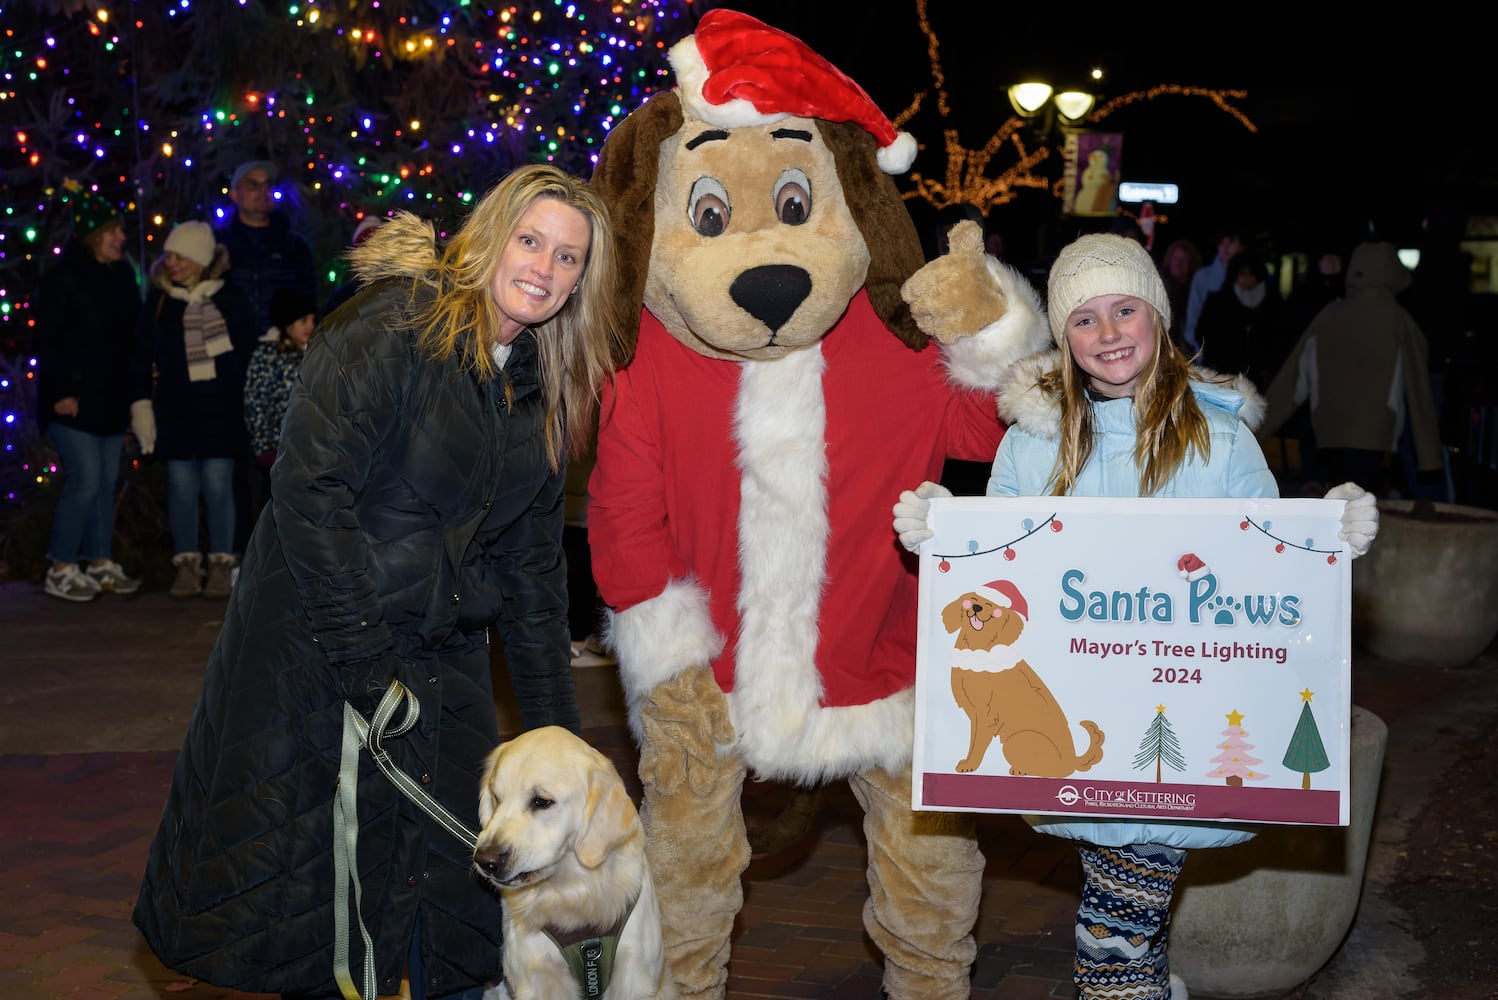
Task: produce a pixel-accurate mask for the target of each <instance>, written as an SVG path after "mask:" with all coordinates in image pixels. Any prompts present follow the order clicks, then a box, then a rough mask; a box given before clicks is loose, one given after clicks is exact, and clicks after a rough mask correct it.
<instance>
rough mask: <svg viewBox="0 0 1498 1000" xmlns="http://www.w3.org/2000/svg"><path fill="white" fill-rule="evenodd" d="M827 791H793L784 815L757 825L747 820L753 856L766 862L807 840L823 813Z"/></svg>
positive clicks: (803, 789)
mask: <svg viewBox="0 0 1498 1000" xmlns="http://www.w3.org/2000/svg"><path fill="white" fill-rule="evenodd" d="M825 787H826V786H824V785H818V786H817V787H816V788H792V789H791V791H790V797H789V798H788V799H786V801H785V804H784V806H783V807H782V808H781V810H780V813H779V814H778V815H776V816H773V817H771V818H770V819H766V820H761V821H759V822H753V821H751V820H750V818H749V817H747V816H746V817H745V826H746V831H747V833H748V836H749V854H750V856H751V857H755V858H763V857H768V856H769V855H772V854H779V853H780V852H781V851H784V850H786V849H788V848H790V847H792V846H793V845H795V844H798V843H800V842H801V841H802V840H804V839H805V838H806V835H807V834H808V833H810V832H811V831H812V828H813V827H814V826H815V825H816V821H817V815H818V814H819V813H820V812H821V811H822V797H823V793H824V789H825Z"/></svg>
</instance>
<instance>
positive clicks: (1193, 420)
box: [894, 234, 1378, 1000]
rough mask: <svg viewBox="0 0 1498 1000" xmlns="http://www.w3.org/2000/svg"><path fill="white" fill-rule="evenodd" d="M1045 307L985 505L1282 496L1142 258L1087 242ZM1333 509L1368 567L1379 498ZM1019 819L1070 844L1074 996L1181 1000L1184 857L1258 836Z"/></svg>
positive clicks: (1100, 240)
mask: <svg viewBox="0 0 1498 1000" xmlns="http://www.w3.org/2000/svg"><path fill="white" fill-rule="evenodd" d="M928 266H929V265H928ZM912 280H914V279H912ZM1047 298H1048V316H1049V320H1050V326H1051V334H1052V336H1053V337H1054V339H1055V341H1056V348H1057V349H1056V350H1054V351H1046V352H1044V353H1041V354H1037V355H1034V356H1032V357H1030V358H1026V359H1024V360H1022V361H1019V362H1017V363H1016V364H1015V365H1014V366H1013V368H1012V369H1011V370H1010V372H1009V373H1008V380H1007V382H1006V384H1005V385H1004V386H1003V387H1002V388H1001V389H1000V390H999V399H998V405H999V415H1000V416H1001V417H1003V418H1004V420H1005V421H1006V422H1007V423H1009V424H1010V427H1009V430H1008V431H1007V432H1006V433H1005V435H1004V439H1003V441H1002V442H1001V443H1000V445H999V451H998V454H997V455H996V456H995V458H994V463H993V471H992V474H991V476H990V479H989V483H988V495H989V496H1050V495H1061V496H1116V497H1276V496H1278V495H1279V488H1278V486H1277V485H1276V483H1275V479H1274V476H1273V475H1272V474H1271V473H1270V471H1269V469H1268V467H1267V465H1266V464H1265V462H1264V455H1263V452H1261V451H1260V449H1259V445H1258V442H1257V441H1256V440H1255V438H1254V433H1253V430H1252V429H1251V428H1252V426H1253V425H1254V424H1256V423H1257V422H1258V420H1259V418H1260V417H1262V416H1263V412H1264V406H1263V402H1262V400H1261V399H1260V398H1259V396H1258V394H1257V393H1256V391H1255V390H1254V387H1253V384H1252V383H1251V382H1249V381H1248V379H1247V378H1245V377H1243V376H1221V375H1218V374H1217V373H1215V372H1212V371H1208V370H1206V369H1202V368H1195V367H1192V365H1191V364H1190V363H1189V362H1188V361H1187V359H1186V357H1185V356H1184V355H1183V354H1181V352H1180V351H1179V350H1177V348H1176V346H1175V344H1174V343H1173V342H1172V340H1171V338H1170V335H1169V329H1170V316H1171V308H1170V299H1169V296H1168V295H1167V294H1166V291H1165V285H1164V282H1163V281H1162V280H1161V277H1160V273H1159V270H1158V269H1157V268H1156V266H1155V262H1154V260H1153V259H1152V258H1151V257H1150V255H1149V252H1148V251H1146V250H1145V249H1144V247H1143V246H1141V245H1140V244H1139V243H1138V242H1137V241H1135V240H1132V239H1128V238H1126V237H1122V236H1115V235H1111V234H1094V235H1088V236H1083V237H1081V238H1080V239H1078V240H1076V241H1075V242H1073V243H1071V244H1069V245H1068V246H1066V247H1065V248H1064V249H1063V250H1062V251H1061V254H1060V256H1058V257H1057V258H1056V262H1055V264H1053V265H1052V267H1051V273H1050V281H1049V284H1048V287H1047ZM943 495H949V494H947V493H946V491H945V490H944V489H943V488H942V487H940V486H938V485H936V484H934V483H923V484H922V485H921V486H920V487H919V488H917V489H916V490H914V491H909V490H907V491H906V492H905V493H902V494H901V497H900V502H899V503H897V504H896V505H895V509H894V513H895V521H894V527H895V531H896V532H897V533H898V534H899V536H900V541H901V543H902V544H904V545H905V547H906V548H908V549H910V550H911V551H914V550H915V549H916V548H917V547H918V546H919V545H920V543H921V542H922V541H924V540H925V539H926V538H929V537H931V534H932V533H931V530H930V529H929V528H928V527H927V526H926V515H927V513H928V512H929V509H930V497H932V496H943ZM1328 498H1330V499H1343V500H1347V501H1348V503H1347V506H1346V508H1345V509H1344V512H1343V516H1342V530H1341V532H1340V534H1339V537H1340V538H1341V539H1342V540H1343V541H1345V542H1346V543H1347V546H1348V548H1349V550H1350V551H1351V553H1352V555H1353V557H1354V558H1356V557H1357V556H1359V555H1362V554H1363V553H1364V552H1366V551H1367V550H1368V545H1369V543H1370V542H1371V540H1372V538H1373V536H1374V535H1375V534H1376V533H1377V530H1378V509H1377V507H1376V506H1375V504H1374V500H1373V497H1372V496H1370V495H1369V494H1367V493H1366V492H1364V491H1363V490H1361V489H1359V488H1358V487H1357V486H1356V485H1354V484H1352V483H1348V484H1345V485H1343V486H1339V487H1337V488H1336V489H1334V490H1332V492H1331V493H1329V494H1328ZM1026 819H1028V820H1029V821H1030V824H1031V825H1032V826H1033V827H1035V829H1037V830H1040V831H1042V832H1045V833H1049V834H1052V835H1054V836H1058V837H1066V838H1069V839H1072V840H1075V841H1077V842H1078V851H1079V853H1080V855H1081V862H1082V875H1083V884H1082V902H1081V904H1080V906H1079V907H1078V909H1077V919H1076V942H1077V950H1076V956H1075V961H1074V966H1073V970H1074V971H1073V976H1074V978H1075V980H1076V984H1077V995H1078V997H1079V998H1081V1000H1101V998H1105V997H1118V996H1128V997H1131V998H1134V1000H1186V997H1187V993H1186V987H1185V985H1184V984H1183V983H1182V982H1181V981H1180V979H1179V978H1178V977H1176V976H1172V975H1171V974H1170V968H1169V962H1168V957H1167V955H1166V936H1167V928H1168V924H1169V921H1170V902H1171V896H1172V893H1173V891H1174V888H1175V882H1176V878H1177V877H1178V876H1179V875H1180V872H1181V866H1182V865H1183V864H1184V862H1185V860H1186V852H1187V850H1189V849H1191V848H1201V847H1225V846H1228V845H1230V844H1238V843H1242V842H1243V841H1245V840H1248V839H1250V838H1251V837H1253V836H1254V832H1253V829H1252V828H1251V827H1242V826H1233V825H1229V824H1223V823H1206V822H1189V821H1188V822H1167V821H1161V820H1154V819H1145V820H1114V819H1082V820H1077V819H1074V818H1070V817H1061V816H1027V817H1026Z"/></svg>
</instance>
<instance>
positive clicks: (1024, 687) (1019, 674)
mask: <svg viewBox="0 0 1498 1000" xmlns="http://www.w3.org/2000/svg"><path fill="white" fill-rule="evenodd" d="M1029 617H1030V609H1029V605H1028V604H1027V603H1026V602H1025V598H1024V596H1023V595H1022V594H1021V593H1020V592H1019V588H1018V587H1016V586H1015V585H1014V584H1013V583H1010V582H1009V581H1008V580H995V581H994V582H992V583H989V584H985V585H984V586H981V587H978V588H976V589H974V590H970V591H968V592H967V593H966V594H963V595H962V596H961V597H959V598H957V599H956V600H955V601H953V602H952V603H950V604H948V605H947V606H946V607H945V608H944V609H942V613H941V620H942V625H943V626H944V627H945V628H946V630H947V631H948V632H949V633H951V632H956V633H957V641H956V643H955V649H954V651H953V654H952V696H953V697H954V698H956V699H957V705H958V707H959V708H961V709H962V710H963V712H965V713H967V717H968V722H969V724H970V733H971V735H970V737H969V741H968V749H967V756H966V757H964V758H963V759H962V760H960V761H958V762H957V770H958V772H959V773H963V774H965V773H967V772H969V771H975V770H977V769H978V765H979V764H981V763H983V755H984V754H986V753H987V752H988V746H989V744H990V743H992V742H993V741H994V737H998V739H999V743H1000V745H1001V746H1002V747H1003V750H1004V758H1005V759H1006V760H1008V761H1009V773H1010V774H1013V775H1026V776H1031V777H1040V778H1064V777H1066V776H1067V775H1069V774H1071V773H1072V772H1074V771H1085V770H1087V769H1088V768H1090V767H1091V766H1092V765H1094V764H1096V763H1097V762H1098V761H1100V760H1102V759H1103V731H1102V730H1101V729H1099V728H1098V726H1097V723H1095V722H1092V721H1091V720H1083V721H1082V723H1081V726H1082V728H1083V729H1085V730H1087V732H1088V734H1089V737H1090V740H1089V742H1088V745H1087V749H1086V750H1084V751H1082V753H1080V754H1079V753H1077V752H1076V747H1075V744H1074V743H1073V741H1072V733H1071V726H1069V725H1068V724H1067V721H1066V713H1065V712H1063V711H1061V706H1060V705H1058V704H1057V703H1056V699H1055V697H1054V696H1053V695H1052V694H1051V689H1050V688H1048V687H1046V685H1045V681H1043V680H1041V679H1040V675H1039V674H1037V673H1036V672H1035V671H1034V669H1033V668H1032V667H1031V666H1030V664H1029V663H1027V662H1026V661H1025V660H1024V658H1023V657H1021V656H1020V653H1019V650H1018V647H1017V646H1016V645H1015V643H1016V642H1017V640H1018V639H1019V637H1020V633H1021V632H1023V631H1024V630H1025V621H1026V620H1027V619H1028V618H1029Z"/></svg>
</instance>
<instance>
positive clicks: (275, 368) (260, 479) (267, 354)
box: [244, 288, 317, 524]
mask: <svg viewBox="0 0 1498 1000" xmlns="http://www.w3.org/2000/svg"><path fill="white" fill-rule="evenodd" d="M270 322H271V327H270V330H269V334H270V339H268V340H267V339H262V340H261V342H260V343H259V344H258V345H257V346H256V347H255V353H254V354H252V355H251V356H250V366H249V369H248V371H246V372H245V377H244V422H245V426H246V427H248V428H249V431H250V447H251V449H252V450H253V451H254V454H255V465H254V467H253V468H252V469H250V523H251V524H254V522H255V521H256V520H257V519H258V518H259V517H260V510H261V508H262V507H264V506H265V504H266V501H268V500H269V499H270V467H271V466H272V465H273V464H274V463H275V461H276V448H277V445H278V444H279V443H280V439H281V420H282V418H284V417H285V416H286V403H287V401H289V400H290V399H291V387H292V385H293V384H295V382H296V373H297V369H298V368H300V367H301V364H302V352H304V351H306V350H307V341H309V340H311V339H312V334H313V332H314V331H315V330H316V328H317V303H315V302H313V301H312V297H311V296H310V295H308V294H306V293H305V292H299V291H297V290H296V289H294V288H278V289H276V293H275V295H273V296H272V297H271V301H270Z"/></svg>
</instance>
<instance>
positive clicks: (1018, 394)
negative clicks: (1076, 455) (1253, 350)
mask: <svg viewBox="0 0 1498 1000" xmlns="http://www.w3.org/2000/svg"><path fill="white" fill-rule="evenodd" d="M1060 365H1061V352H1060V351H1057V350H1050V351H1045V352H1043V353H1040V354H1032V355H1031V356H1030V357H1028V358H1024V359H1022V360H1020V361H1018V362H1016V363H1015V364H1014V366H1013V367H1012V368H1011V369H1010V370H1009V372H1008V375H1009V377H1008V380H1007V381H1006V382H1005V383H1004V384H1003V385H1002V386H1000V388H999V416H1000V417H1002V418H1003V419H1004V422H1005V423H1009V424H1013V425H1015V426H1016V427H1018V428H1019V429H1020V430H1022V431H1025V432H1026V433H1027V434H1034V435H1035V436H1036V437H1043V438H1052V439H1054V438H1056V437H1058V436H1059V435H1060V433H1061V403H1060V401H1058V400H1056V399H1053V398H1052V397H1050V396H1047V395H1046V394H1045V393H1042V392H1041V391H1040V390H1039V389H1038V388H1037V384H1038V383H1039V381H1040V378H1041V376H1043V375H1046V374H1049V373H1051V372H1054V371H1057V370H1058V369H1059V367H1060ZM1191 370H1192V372H1193V373H1194V374H1195V375H1196V376H1197V379H1196V380H1193V381H1192V383H1191V388H1192V389H1193V390H1194V391H1195V392H1196V401H1197V402H1198V403H1200V404H1202V405H1205V406H1215V407H1217V408H1218V409H1221V410H1225V411H1226V412H1228V413H1234V414H1236V415H1237V417H1238V419H1239V420H1242V421H1243V423H1244V424H1246V425H1247V426H1248V427H1249V429H1250V430H1252V429H1254V428H1256V427H1258V426H1259V423H1260V421H1262V420H1263V419H1264V397H1263V396H1261V395H1259V391H1258V389H1256V388H1254V384H1253V382H1252V381H1251V380H1250V379H1249V378H1248V377H1247V376H1246V375H1234V376H1231V377H1229V376H1226V375H1222V374H1220V373H1218V372H1215V371H1213V370H1212V369H1210V368H1203V367H1200V366H1198V365H1193V366H1192V369H1191ZM1198 380H1199V381H1198Z"/></svg>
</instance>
